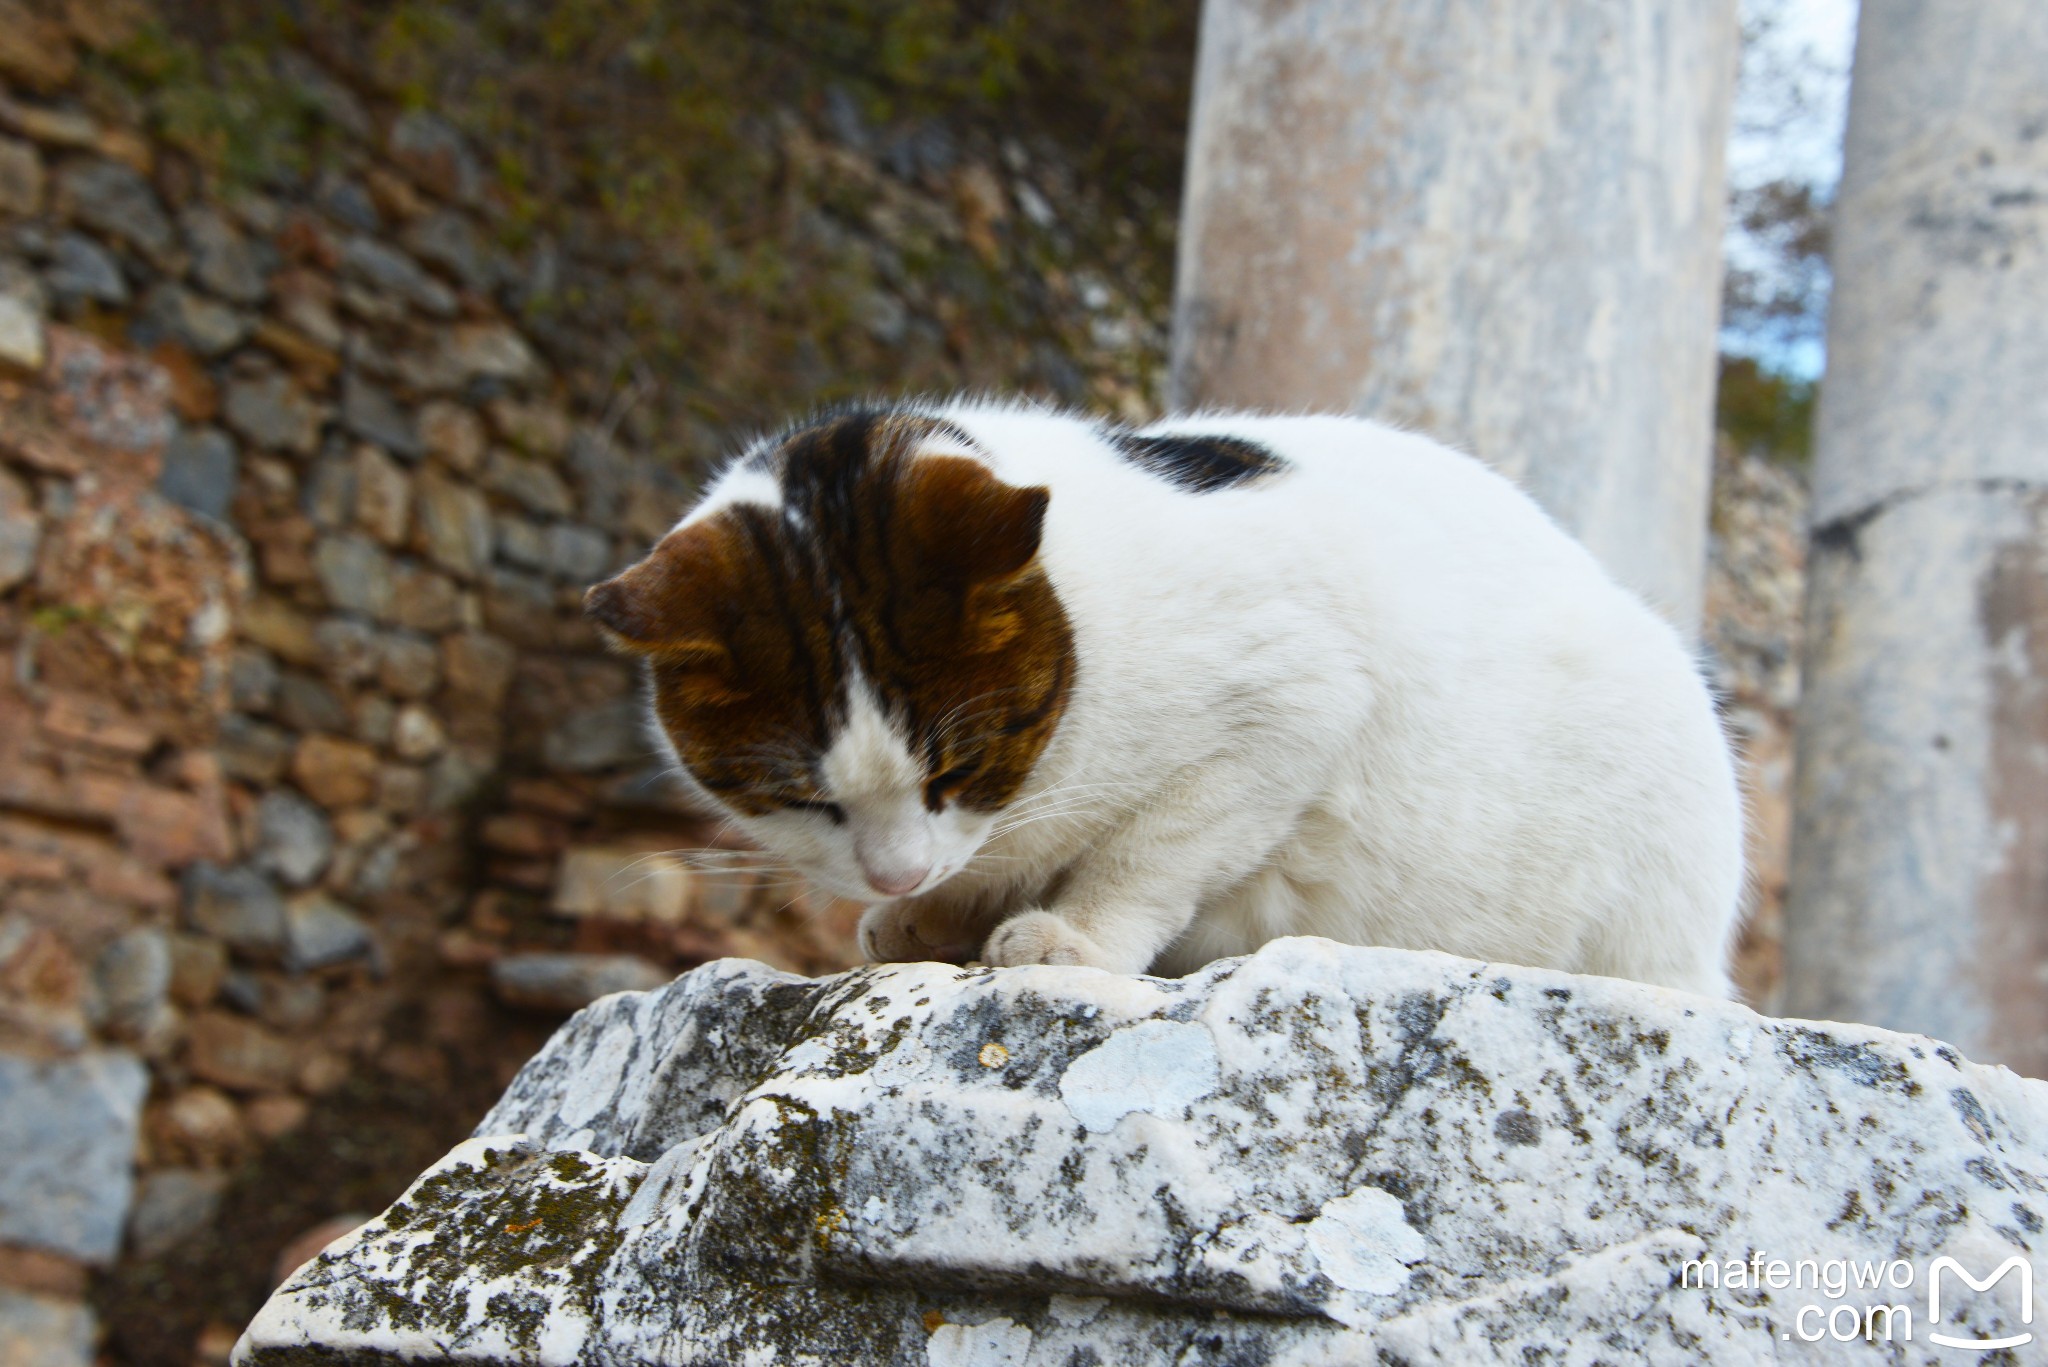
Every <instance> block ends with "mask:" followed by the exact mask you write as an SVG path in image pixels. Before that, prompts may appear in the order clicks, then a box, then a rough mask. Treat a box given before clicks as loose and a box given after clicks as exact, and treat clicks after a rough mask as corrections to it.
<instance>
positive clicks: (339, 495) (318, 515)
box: [299, 440, 360, 531]
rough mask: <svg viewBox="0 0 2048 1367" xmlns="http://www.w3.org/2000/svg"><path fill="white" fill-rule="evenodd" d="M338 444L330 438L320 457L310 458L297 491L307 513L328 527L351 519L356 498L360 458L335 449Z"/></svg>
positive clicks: (342, 524)
mask: <svg viewBox="0 0 2048 1367" xmlns="http://www.w3.org/2000/svg"><path fill="white" fill-rule="evenodd" d="M341 445H342V443H341V442H339V441H333V440H330V441H329V442H328V443H327V447H326V449H323V450H322V451H321V453H320V457H319V459H317V460H315V461H314V462H313V468H312V470H311V471H310V472H309V473H308V474H307V476H306V482H305V487H304V488H303V489H302V490H300V494H299V501H300V504H301V506H302V507H303V508H304V509H305V511H306V516H307V517H310V518H312V519H313V521H314V523H315V524H316V525H318V526H320V527H322V528H325V529H327V530H330V531H332V530H334V529H336V528H340V527H346V526H348V525H349V524H350V523H352V522H354V521H355V520H356V507H357V504H358V502H359V495H358V493H357V490H356V477H357V475H358V473H359V470H358V467H359V465H360V462H359V461H358V460H357V459H356V458H355V456H354V455H352V454H349V453H347V452H345V451H342V450H339V449H335V448H338V447H340V446H341Z"/></svg>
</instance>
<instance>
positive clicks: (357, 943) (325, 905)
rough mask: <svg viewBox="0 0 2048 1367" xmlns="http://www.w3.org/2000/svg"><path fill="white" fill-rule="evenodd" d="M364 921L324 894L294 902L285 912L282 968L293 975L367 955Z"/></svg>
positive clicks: (307, 896) (367, 939)
mask: <svg viewBox="0 0 2048 1367" xmlns="http://www.w3.org/2000/svg"><path fill="white" fill-rule="evenodd" d="M371 944H372V940H371V936H370V927H369V926H368V925H367V924H365V923H364V921H363V918H362V917H360V916H358V915H356V914H355V913H354V912H353V911H350V910H349V909H348V908H347V907H345V906H343V905H342V904H341V903H339V902H337V901H335V900H334V899H333V898H332V897H329V896H327V895H326V894H324V893H317V892H316V893H309V894H307V895H306V896H304V897H298V898H294V899H293V900H292V903H291V905H290V906H289V907H287V908H286V909H285V961H284V962H285V967H286V968H289V969H292V970H293V971H295V972H305V971H306V970H308V969H314V968H326V967H327V966H328V965H330V964H339V963H346V962H348V961H349V960H350V959H359V958H361V957H362V956H364V955H365V954H368V953H369V952H370V948H371Z"/></svg>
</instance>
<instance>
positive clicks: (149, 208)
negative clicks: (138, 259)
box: [57, 159, 177, 268]
mask: <svg viewBox="0 0 2048 1367" xmlns="http://www.w3.org/2000/svg"><path fill="white" fill-rule="evenodd" d="M57 207H58V209H59V210H60V211H61V212H63V213H66V214H68V215H69V216H71V217H72V218H74V219H76V220H77V221H78V222H80V223H82V224H84V225H85V226H86V227H88V228H91V229H93V230H94V231H96V232H98V233H100V234H102V235H104V236H107V237H111V238H114V239H116V240H118V241H121V242H125V243H127V244H128V245H129V246H131V247H133V248H135V249H136V250H137V251H139V252H141V253H142V254H143V255H144V256H146V257H148V258H149V259H150V260H151V261H152V262H154V263H156V264H157V265H158V266H162V267H166V268H168V267H169V266H171V265H172V264H174V263H175V261H176V259H177V234H176V233H175V232H174V231H173V230H172V228H171V220H170V216H169V215H167V214H166V213H164V206H163V203H162V201H160V200H159V199H157V197H156V191H155V190H153V189H151V188H150V185H149V182H148V181H146V180H144V179H143V178H142V177H141V176H140V175H138V174H137V173H136V172H135V170H134V169H133V168H132V167H128V166H124V165H122V164H121V163H120V162H118V161H103V160H97V159H95V160H87V161H74V162H70V163H67V164H66V165H65V166H63V167H62V168H60V169H59V170H58V172H57Z"/></svg>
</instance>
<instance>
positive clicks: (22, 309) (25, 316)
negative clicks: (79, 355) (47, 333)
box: [0, 293, 49, 371]
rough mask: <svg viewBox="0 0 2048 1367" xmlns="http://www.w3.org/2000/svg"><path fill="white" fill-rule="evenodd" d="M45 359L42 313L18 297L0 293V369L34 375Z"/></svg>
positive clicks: (46, 351) (34, 305) (33, 304)
mask: <svg viewBox="0 0 2048 1367" xmlns="http://www.w3.org/2000/svg"><path fill="white" fill-rule="evenodd" d="M48 355H49V348H48V344H47V342H46V340H45V337H44V333H43V314H42V310H41V309H40V308H39V307H37V305H36V304H35V303H34V302H33V301H31V300H28V299H24V298H23V297H22V296H20V295H18V294H6V293H0V366H6V367H8V368H10V369H14V370H27V371H38V370H41V369H42V368H43V361H44V359H45V358H46V357H47V356H48Z"/></svg>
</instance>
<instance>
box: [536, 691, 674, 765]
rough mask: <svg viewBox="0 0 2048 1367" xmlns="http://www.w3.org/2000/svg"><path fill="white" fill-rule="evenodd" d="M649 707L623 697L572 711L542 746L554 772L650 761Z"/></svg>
mask: <svg viewBox="0 0 2048 1367" xmlns="http://www.w3.org/2000/svg"><path fill="white" fill-rule="evenodd" d="M646 725H647V707H646V704H645V703H643V702H641V701H640V699H639V698H638V697H625V698H619V699H616V700H614V701H612V702H608V703H600V704H599V705H597V706H596V707H586V708H583V709H582V710H581V711H577V712H572V713H570V714H569V715H568V716H567V717H565V718H564V719H563V720H562V723H561V725H559V726H557V727H556V728H555V729H554V730H553V731H550V732H549V733H548V735H547V738H546V740H545V741H543V742H542V744H541V757H542V758H543V759H544V760H545V761H546V762H547V765H548V767H549V768H551V769H566V770H568V771H569V772H571V773H589V772H591V771H593V770H597V769H609V768H612V767H614V766H617V765H621V764H632V763H635V762H637V761H640V760H644V759H646V758H647V756H648V754H649V753H650V752H651V750H652V748H653V747H652V744H651V742H649V740H648V739H647V733H646V730H645V727H646Z"/></svg>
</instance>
